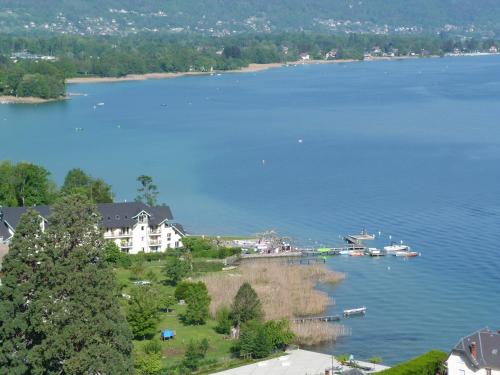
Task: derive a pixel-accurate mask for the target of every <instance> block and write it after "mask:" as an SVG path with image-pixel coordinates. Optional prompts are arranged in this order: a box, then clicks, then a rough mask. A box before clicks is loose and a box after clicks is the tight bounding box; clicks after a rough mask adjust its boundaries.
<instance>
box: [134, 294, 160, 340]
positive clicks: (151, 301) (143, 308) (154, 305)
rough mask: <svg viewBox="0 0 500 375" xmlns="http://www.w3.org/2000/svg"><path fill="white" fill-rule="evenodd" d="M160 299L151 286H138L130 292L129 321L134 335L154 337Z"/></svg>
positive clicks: (142, 337) (140, 337) (144, 337)
mask: <svg viewBox="0 0 500 375" xmlns="http://www.w3.org/2000/svg"><path fill="white" fill-rule="evenodd" d="M158 316H159V308H158V299H157V296H156V293H155V292H154V290H153V289H152V288H151V287H149V286H145V285H144V286H136V287H134V288H133V289H132V290H131V292H130V299H129V301H128V309H127V321H128V323H129V325H130V328H131V329H132V333H133V334H134V337H135V338H137V339H146V338H149V337H152V336H153V335H154V334H155V332H156V326H157V325H158Z"/></svg>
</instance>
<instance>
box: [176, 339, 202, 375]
mask: <svg viewBox="0 0 500 375" xmlns="http://www.w3.org/2000/svg"><path fill="white" fill-rule="evenodd" d="M207 350H208V340H207V339H203V340H201V341H199V342H196V341H193V340H191V341H190V342H189V344H188V346H187V349H186V353H185V354H184V359H183V360H182V365H183V366H184V367H186V368H188V369H190V370H191V371H196V370H198V367H199V366H200V361H201V360H203V359H204V358H205V355H206V354H207Z"/></svg>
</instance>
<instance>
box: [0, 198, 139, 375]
mask: <svg viewBox="0 0 500 375" xmlns="http://www.w3.org/2000/svg"><path fill="white" fill-rule="evenodd" d="M98 220H99V218H98V215H97V212H96V209H95V207H94V206H93V205H92V204H91V203H90V202H88V201H87V200H86V199H85V198H84V197H82V196H81V195H76V196H66V197H63V198H61V200H60V201H59V202H57V203H56V204H55V205H54V206H53V210H52V214H51V216H50V217H49V223H50V225H49V227H48V229H47V230H46V231H45V232H44V233H43V234H40V233H39V232H37V231H36V230H35V228H34V227H35V224H36V223H37V222H38V224H39V218H38V221H37V220H36V217H35V214H34V213H32V212H28V213H27V214H25V215H24V216H23V218H22V220H21V223H20V225H21V228H19V227H18V230H17V231H16V234H15V235H14V239H13V249H14V250H13V251H12V252H10V251H9V253H8V254H7V256H6V259H5V264H6V265H7V272H8V273H9V275H8V276H7V277H6V278H5V279H4V280H3V282H4V284H3V285H2V286H1V287H0V293H2V295H3V294H4V293H8V294H7V297H8V298H2V308H1V310H0V314H1V316H0V321H1V322H6V321H9V320H12V319H14V321H15V322H18V323H16V324H19V327H18V332H16V334H17V335H18V339H17V342H15V343H13V345H16V346H19V347H21V349H22V350H21V351H20V352H16V351H14V350H13V349H12V348H11V347H10V345H4V343H6V342H8V341H9V339H10V337H11V336H10V335H12V331H10V333H9V331H8V330H4V327H5V326H4V325H2V330H1V331H0V342H1V345H0V347H1V348H2V356H1V358H0V360H1V361H2V363H1V364H0V367H1V368H2V369H9V372H8V373H18V374H28V373H29V374H60V373H67V374H69V373H71V374H83V373H89V372H90V373H122V374H129V373H132V371H133V366H132V360H131V351H132V345H131V334H130V331H129V327H128V325H127V323H126V321H125V318H124V316H123V315H122V313H121V311H120V308H119V303H118V298H117V296H118V288H117V285H116V281H115V276H114V273H113V272H112V270H111V268H110V267H109V265H108V263H107V262H106V261H105V259H104V249H103V241H104V240H103V238H102V234H101V233H100V230H99V228H98ZM23 227H24V228H26V229H24V228H23ZM28 228H29V229H30V232H28V231H27V229H28ZM23 254H24V255H23ZM13 257H17V259H18V260H17V261H14V260H13V259H12V258H13ZM19 270H24V271H22V272H20V271H19ZM27 272H29V273H31V276H30V280H31V281H29V282H32V283H33V284H32V286H30V285H29V284H28V283H26V282H23V280H24V278H25V277H26V274H27ZM11 273H12V276H10V274H11ZM16 275H17V276H16ZM27 290H28V291H30V292H29V294H28V295H29V297H26V291H27ZM23 295H24V296H25V297H23ZM28 302H29V303H28ZM20 306H21V307H22V306H24V309H26V308H27V309H28V314H29V320H28V321H24V320H23V310H22V308H21V307H20ZM10 324H11V323H10ZM19 353H22V354H19ZM9 356H10V360H9ZM16 356H18V358H16V359H17V361H13V360H12V358H13V357H16ZM19 356H21V357H20V358H19ZM6 358H7V360H6ZM20 361H22V362H23V363H24V365H25V366H26V367H25V369H22V368H20V367H19V362H20ZM10 368H12V369H13V371H12V372H11V371H10ZM14 371H17V372H14Z"/></svg>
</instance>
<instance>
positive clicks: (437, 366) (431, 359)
mask: <svg viewBox="0 0 500 375" xmlns="http://www.w3.org/2000/svg"><path fill="white" fill-rule="evenodd" d="M447 357H448V354H446V353H445V352H441V351H439V350H432V351H430V352H428V353H426V354H423V355H421V356H420V357H417V358H413V359H411V360H409V361H408V362H404V363H401V364H399V365H397V366H394V367H393V368H391V369H389V370H385V371H382V372H380V373H379V374H381V375H382V374H383V375H435V374H441V373H442V372H441V369H442V365H443V362H444V361H445V360H446V358H447Z"/></svg>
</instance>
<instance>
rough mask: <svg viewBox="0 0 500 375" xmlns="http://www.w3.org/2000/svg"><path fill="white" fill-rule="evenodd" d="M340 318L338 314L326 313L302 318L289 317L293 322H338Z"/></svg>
mask: <svg viewBox="0 0 500 375" xmlns="http://www.w3.org/2000/svg"><path fill="white" fill-rule="evenodd" d="M339 320H340V316H339V315H327V316H307V317H304V318H295V319H291V321H292V322H293V323H305V322H338V321H339Z"/></svg>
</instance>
